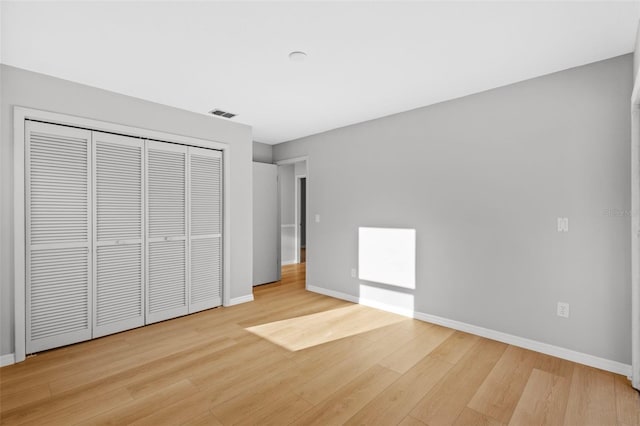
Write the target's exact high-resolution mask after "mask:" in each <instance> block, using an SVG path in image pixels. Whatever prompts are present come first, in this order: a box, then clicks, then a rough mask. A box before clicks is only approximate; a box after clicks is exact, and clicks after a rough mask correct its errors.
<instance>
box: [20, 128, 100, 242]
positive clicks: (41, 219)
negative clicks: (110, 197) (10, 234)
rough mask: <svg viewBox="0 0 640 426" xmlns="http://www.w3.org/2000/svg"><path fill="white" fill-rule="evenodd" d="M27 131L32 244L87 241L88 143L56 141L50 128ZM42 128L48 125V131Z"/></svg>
mask: <svg viewBox="0 0 640 426" xmlns="http://www.w3.org/2000/svg"><path fill="white" fill-rule="evenodd" d="M35 124H38V126H36V127H38V128H39V129H41V130H40V131H37V130H35V129H34V130H32V131H31V132H30V141H29V142H30V143H29V168H30V171H29V192H30V207H31V208H30V215H31V223H30V225H31V235H30V242H31V244H53V243H59V242H74V241H77V242H83V243H84V242H87V241H88V238H89V227H88V225H89V222H88V221H89V212H88V205H87V200H88V197H89V193H88V192H89V179H88V167H89V164H88V161H87V150H88V141H87V139H82V138H79V137H68V138H66V139H65V138H56V137H53V136H51V135H50V132H53V131H56V130H57V129H56V127H60V126H53V125H43V124H42V123H31V124H30V126H33V125H35ZM42 126H51V127H50V132H47V133H44V132H43V131H46V129H43V128H42Z"/></svg>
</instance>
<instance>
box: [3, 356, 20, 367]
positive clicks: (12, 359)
mask: <svg viewBox="0 0 640 426" xmlns="http://www.w3.org/2000/svg"><path fill="white" fill-rule="evenodd" d="M15 363H16V357H15V355H14V354H6V355H1V356H0V367H4V366H5V365H11V364H15Z"/></svg>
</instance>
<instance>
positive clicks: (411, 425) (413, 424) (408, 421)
mask: <svg viewBox="0 0 640 426" xmlns="http://www.w3.org/2000/svg"><path fill="white" fill-rule="evenodd" d="M398 426H428V425H427V424H426V423H422V422H421V421H420V420H418V419H416V418H415V417H412V416H407V417H405V418H404V419H403V420H402V421H401V422H400V423H398Z"/></svg>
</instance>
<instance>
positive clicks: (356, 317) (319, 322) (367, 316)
mask: <svg viewBox="0 0 640 426" xmlns="http://www.w3.org/2000/svg"><path fill="white" fill-rule="evenodd" d="M401 321H407V319H406V318H402V317H399V316H398V315H395V314H392V313H388V312H381V311H377V310H373V309H369V308H367V307H364V306H360V305H349V306H345V307H344V308H338V309H332V310H329V311H323V312H318V313H315V314H310V315H304V316H301V317H296V318H290V319H286V320H281V321H274V322H270V323H267V324H261V325H257V326H254V327H248V328H246V330H247V331H249V332H251V333H253V334H255V335H257V336H260V337H262V338H264V339H267V340H269V341H270V342H272V343H275V344H276V345H279V346H282V347H283V348H285V349H288V350H290V351H299V350H301V349H306V348H310V347H312V346H317V345H322V344H323V343H327V342H331V341H334V340H338V339H342V338H344V337H349V336H354V335H357V334H363V333H367V332H369V331H372V330H376V329H379V328H382V327H386V326H389V325H392V324H396V323H399V322H401Z"/></svg>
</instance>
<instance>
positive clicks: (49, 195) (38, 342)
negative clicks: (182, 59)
mask: <svg viewBox="0 0 640 426" xmlns="http://www.w3.org/2000/svg"><path fill="white" fill-rule="evenodd" d="M25 134H26V141H25V142H26V147H25V148H26V149H25V156H26V158H25V160H26V174H25V178H26V182H25V183H26V204H27V205H26V238H27V241H26V304H27V306H26V324H27V327H26V328H27V336H26V352H27V353H33V352H38V351H42V350H45V349H50V348H53V347H57V346H63V345H68V344H70V343H75V342H79V341H82V340H87V339H90V338H91V291H92V286H91V256H90V248H91V215H90V211H91V179H90V177H91V170H90V165H91V132H90V131H87V130H81V129H75V128H70V127H64V126H56V125H52V124H44V123H38V122H32V121H27V122H26V128H25Z"/></svg>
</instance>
